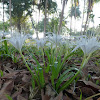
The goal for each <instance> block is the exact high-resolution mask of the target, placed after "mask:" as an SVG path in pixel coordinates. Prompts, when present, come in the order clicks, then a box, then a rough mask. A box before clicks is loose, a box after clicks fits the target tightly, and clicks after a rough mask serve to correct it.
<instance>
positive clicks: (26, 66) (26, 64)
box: [19, 50, 33, 75]
mask: <svg viewBox="0 0 100 100" xmlns="http://www.w3.org/2000/svg"><path fill="white" fill-rule="evenodd" d="M19 53H20V55H21V57H22V59H23V61H24V63H25V65H26V67H27V69H28V70H29V71H30V73H31V74H32V75H33V72H32V70H31V69H30V67H29V66H28V64H27V62H26V60H25V58H24V55H23V54H22V51H21V50H19Z"/></svg>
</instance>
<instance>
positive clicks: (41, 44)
mask: <svg viewBox="0 0 100 100" xmlns="http://www.w3.org/2000/svg"><path fill="white" fill-rule="evenodd" d="M34 40H35V41H36V45H37V48H38V49H39V48H40V47H42V48H43V47H44V46H45V44H46V42H47V39H46V38H41V39H34Z"/></svg>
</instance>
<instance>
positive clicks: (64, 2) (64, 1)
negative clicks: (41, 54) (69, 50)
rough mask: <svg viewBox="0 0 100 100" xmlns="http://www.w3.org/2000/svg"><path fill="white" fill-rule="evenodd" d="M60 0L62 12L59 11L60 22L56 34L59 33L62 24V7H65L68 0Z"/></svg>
mask: <svg viewBox="0 0 100 100" xmlns="http://www.w3.org/2000/svg"><path fill="white" fill-rule="evenodd" d="M62 1H63V5H62V12H61V16H60V23H59V26H58V32H57V34H60V30H61V26H62V20H63V14H64V8H65V4H67V1H68V0H62Z"/></svg>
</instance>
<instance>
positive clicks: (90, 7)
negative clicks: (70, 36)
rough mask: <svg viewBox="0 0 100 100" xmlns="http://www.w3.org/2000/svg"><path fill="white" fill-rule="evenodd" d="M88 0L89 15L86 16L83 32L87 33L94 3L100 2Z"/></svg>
mask: <svg viewBox="0 0 100 100" xmlns="http://www.w3.org/2000/svg"><path fill="white" fill-rule="evenodd" d="M87 2H88V7H87V17H86V22H85V26H84V32H83V34H85V32H86V30H87V24H88V19H89V16H90V14H91V12H92V11H93V5H94V3H98V2H100V0H87Z"/></svg>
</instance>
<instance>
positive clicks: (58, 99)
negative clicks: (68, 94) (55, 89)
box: [53, 92, 63, 100]
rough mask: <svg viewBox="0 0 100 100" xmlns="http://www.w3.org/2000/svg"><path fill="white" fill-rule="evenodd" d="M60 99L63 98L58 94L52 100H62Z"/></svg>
mask: <svg viewBox="0 0 100 100" xmlns="http://www.w3.org/2000/svg"><path fill="white" fill-rule="evenodd" d="M62 98H63V93H62V92H60V93H59V94H58V96H57V97H55V98H54V99H53V100H62Z"/></svg>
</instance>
